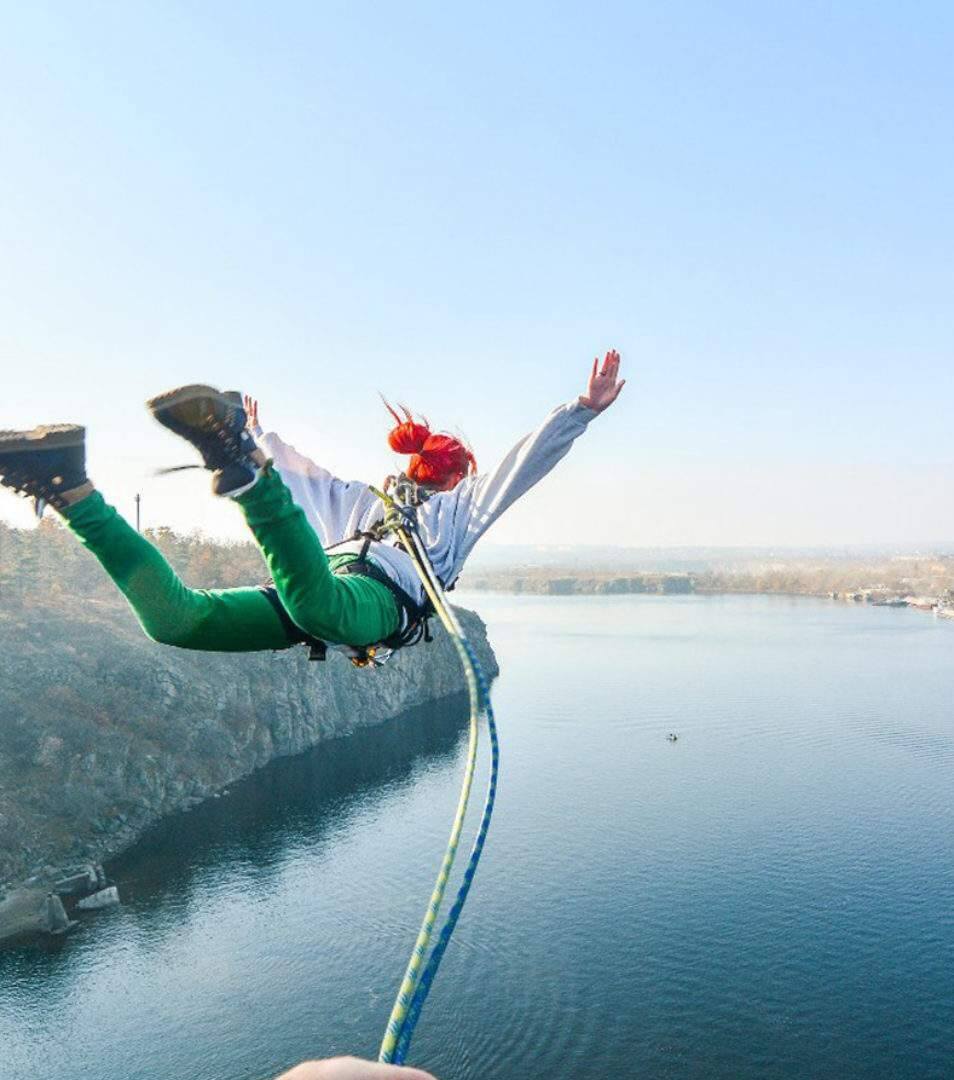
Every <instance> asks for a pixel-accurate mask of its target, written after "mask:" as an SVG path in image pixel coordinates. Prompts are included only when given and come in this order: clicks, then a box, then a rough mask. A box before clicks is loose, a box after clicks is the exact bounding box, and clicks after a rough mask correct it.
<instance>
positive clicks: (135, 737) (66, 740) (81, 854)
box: [0, 598, 497, 894]
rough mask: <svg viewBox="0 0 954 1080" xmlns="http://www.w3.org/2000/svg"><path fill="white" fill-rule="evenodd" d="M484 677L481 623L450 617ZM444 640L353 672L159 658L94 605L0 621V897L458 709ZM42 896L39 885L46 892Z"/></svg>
mask: <svg viewBox="0 0 954 1080" xmlns="http://www.w3.org/2000/svg"><path fill="white" fill-rule="evenodd" d="M460 615H461V618H462V621H463V622H464V624H465V628H466V630H467V632H468V634H469V635H470V636H471V638H472V641H473V643H474V645H475V648H476V649H477V651H478V654H479V656H480V658H481V662H482V664H483V665H484V666H485V671H486V673H487V675H488V677H491V678H492V677H493V676H495V675H496V674H497V664H496V661H495V659H494V656H493V653H492V651H491V649H490V646H489V644H488V642H487V638H486V631H485V628H484V625H483V623H482V622H481V620H480V619H479V618H478V617H477V616H476V615H474V614H473V613H471V612H466V611H462V612H460ZM463 685H464V683H463V676H462V672H461V669H460V665H459V662H458V659H457V655H456V652H455V651H454V648H453V645H452V643H451V642H450V641H449V640H448V639H447V637H446V636H445V635H444V634H443V632H436V633H435V640H434V642H433V643H431V644H421V645H418V646H415V647H414V648H410V649H407V650H406V651H404V652H402V653H399V654H398V655H397V656H396V657H395V658H394V659H393V660H392V661H391V662H390V663H389V664H387V665H386V666H385V667H384V668H381V669H377V670H364V671H359V670H357V669H355V668H353V667H352V666H351V664H350V663H348V661H347V660H346V659H345V658H343V657H341V656H337V655H331V654H330V655H329V659H328V660H327V661H325V662H321V663H313V662H309V661H308V659H307V653H306V651H305V650H304V649H302V648H295V649H289V650H287V651H285V652H281V653H250V654H219V653H194V652H187V651H185V650H181V649H173V648H169V647H166V646H160V645H156V644H154V643H152V642H150V641H149V640H147V639H146V638H144V637H143V636H142V634H141V632H140V631H139V630H138V627H136V625H135V623H134V622H133V620H132V618H131V616H130V615H129V613H128V611H127V610H126V609H125V607H123V606H120V605H117V604H115V603H111V602H104V601H101V600H97V599H91V598H90V599H86V600H84V601H83V602H82V604H81V605H80V604H76V603H75V602H74V603H72V604H71V603H69V602H66V603H64V604H63V605H61V606H53V605H48V604H44V605H43V606H42V607H40V608H38V609H36V608H35V609H33V610H29V609H28V608H24V609H14V610H8V611H7V612H5V613H4V612H0V894H2V893H3V887H2V885H3V883H4V882H6V883H8V884H9V883H11V882H16V881H21V880H23V879H25V878H26V877H27V876H28V875H37V876H38V879H39V882H40V883H45V882H50V883H52V882H54V881H56V880H57V877H58V876H61V875H58V874H57V868H58V867H59V868H62V867H64V866H67V865H74V864H77V863H84V862H100V861H102V860H103V859H104V858H107V857H110V856H113V855H116V854H117V853H118V852H120V851H121V850H123V849H124V848H126V847H128V846H129V845H130V844H131V843H133V842H134V841H135V840H136V839H137V837H138V836H140V835H141V833H142V832H143V830H144V829H145V828H147V827H148V826H149V825H151V824H153V823H154V822H156V821H157V820H158V819H159V818H160V817H162V816H164V815H166V814H169V813H172V812H174V811H176V810H181V809H184V808H186V807H188V806H191V805H194V804H195V803H196V802H198V801H200V800H201V799H203V798H206V797H207V796H209V795H211V794H212V793H214V792H216V791H218V790H220V789H222V788H224V787H226V786H227V785H229V784H230V783H232V782H233V781H235V780H237V779H239V778H240V777H242V776H246V775H247V774H248V773H250V772H252V771H253V770H255V769H257V768H259V767H261V766H262V765H265V764H266V763H267V762H269V761H271V760H272V759H274V758H277V757H282V756H287V755H290V754H297V753H300V752H301V751H303V750H307V749H308V748H310V747H312V746H314V745H315V744H316V743H318V742H320V741H321V740H323V739H329V738H334V737H336V736H340V735H345V734H348V733H349V732H351V731H353V730H355V729H356V728H359V727H363V726H366V725H371V724H380V723H382V722H383V721H386V720H388V719H390V718H392V717H395V716H397V715H399V714H400V713H402V712H404V711H405V710H407V709H409V708H412V707H414V706H417V705H421V704H424V703H426V702H428V701H432V700H435V699H439V698H442V697H445V696H448V695H451V694H455V693H459V692H460V691H461V689H462V688H463ZM51 887H52V885H51Z"/></svg>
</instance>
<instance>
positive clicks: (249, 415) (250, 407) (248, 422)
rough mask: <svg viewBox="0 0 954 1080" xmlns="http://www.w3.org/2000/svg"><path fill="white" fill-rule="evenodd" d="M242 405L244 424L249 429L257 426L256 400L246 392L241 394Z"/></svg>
mask: <svg viewBox="0 0 954 1080" xmlns="http://www.w3.org/2000/svg"><path fill="white" fill-rule="evenodd" d="M242 405H243V407H244V408H245V426H246V427H247V428H248V430H249V431H251V430H252V429H253V428H257V427H258V402H257V401H256V400H255V398H253V397H250V396H249V395H248V394H243V395H242Z"/></svg>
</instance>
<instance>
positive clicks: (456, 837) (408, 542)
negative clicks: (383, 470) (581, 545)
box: [371, 478, 500, 1065]
mask: <svg viewBox="0 0 954 1080" xmlns="http://www.w3.org/2000/svg"><path fill="white" fill-rule="evenodd" d="M412 488H413V485H411V482H409V481H406V482H405V481H404V479H403V478H401V480H400V481H398V484H397V487H396V492H395V494H396V496H397V497H396V498H392V496H391V495H389V494H385V493H384V492H381V491H377V490H376V489H375V488H372V489H371V490H372V491H374V493H375V494H376V495H377V496H378V497H379V498H380V499H381V500H382V502H383V503H384V506H385V515H384V522H383V525H382V528H383V529H385V530H387V531H393V532H394V534H395V535H396V536H397V537H398V539H399V541H400V542H401V546H402V547H403V548H404V550H405V551H406V552H407V554H408V555H409V556H410V558H411V561H412V562H413V563H414V568H415V570H416V571H417V574H418V576H419V577H420V579H421V584H422V586H423V587H424V592H425V594H426V595H427V598H428V600H429V602H430V605H431V606H432V608H433V611H434V613H435V614H436V615H437V617H438V618H439V619H440V621H441V623H442V624H443V625H444V628H445V629H446V630H447V633H448V635H449V636H450V639H451V641H452V642H453V643H454V647H455V649H456V650H457V654H458V656H459V658H460V661H461V664H462V666H463V668H464V676H465V678H466V681H467V692H468V697H469V699H470V732H469V739H468V745H467V761H466V765H465V768H464V779H463V783H462V786H461V792H460V797H459V799H458V803H457V811H456V814H455V816H454V822H453V825H452V826H451V831H450V837H449V838H448V841H447V849H446V851H445V852H444V858H443V860H442V861H441V865H440V869H439V871H438V874H437V880H436V881H435V883H434V889H433V891H432V893H431V897H430V900H429V901H428V905H427V910H426V911H425V913H424V919H423V921H422V923H421V928H420V930H419V931H418V935H417V939H416V941H415V943H414V949H413V951H412V953H411V958H410V960H409V961H408V965H407V968H406V970H405V972H404V977H403V979H402V980H401V986H400V988H399V990H398V994H397V998H396V999H395V1002H394V1006H393V1008H392V1010H391V1015H390V1017H389V1018H388V1023H387V1028H386V1030H385V1034H384V1039H383V1040H382V1043H381V1049H380V1052H379V1054H378V1060H379V1061H382V1062H391V1063H394V1064H397V1065H400V1064H402V1063H403V1062H404V1061H405V1059H406V1056H407V1052H408V1049H409V1048H410V1044H411V1038H412V1037H413V1034H414V1028H415V1026H416V1024H417V1021H418V1019H419V1017H420V1014H421V1010H422V1008H423V1007H424V1002H425V1001H426V1000H427V995H428V992H429V991H430V988H431V985H432V984H433V981H434V978H435V976H436V975H437V970H438V968H439V966H440V962H441V959H442V958H443V956H444V952H445V951H446V949H447V945H448V942H449V941H450V938H451V935H452V934H453V932H454V927H455V926H456V925H457V921H458V919H459V918H460V913H461V911H462V909H463V907H464V902H465V900H466V899H467V894H468V893H469V892H470V887H471V884H472V883H473V880H474V875H475V873H476V871H477V864H478V862H479V861H480V855H481V852H482V851H483V848H484V842H485V840H486V838H487V830H488V829H489V827H490V818H491V815H492V814H493V808H494V802H495V799H496V793H497V773H498V767H499V758H500V752H499V744H498V739H497V725H496V722H495V720H494V715H493V710H492V708H491V705H490V687H489V684H488V682H487V679H486V677H485V676H484V673H483V671H482V670H481V667H480V662H479V661H478V659H477V654H476V652H475V651H474V648H473V646H472V645H471V643H470V641H469V640H468V638H467V635H466V634H465V633H464V630H463V628H462V626H461V624H460V622H459V620H458V618H457V616H456V614H455V613H454V611H453V609H452V608H451V607H450V605H449V604H448V603H447V601H446V599H445V597H444V588H443V586H442V585H441V583H440V580H439V579H438V577H437V574H436V573H435V572H434V568H433V566H432V565H431V562H430V558H429V557H428V554H427V550H426V548H425V547H424V544H423V543H422V541H421V539H420V536H419V534H418V529H417V517H416V515H415V512H414V503H413V502H411V501H410V500H411V499H413V498H414V495H415V494H416V492H415V491H414V490H412ZM402 498H403V499H407V500H409V501H407V502H403V501H402V502H399V501H398V499H402ZM481 714H483V715H485V716H486V718H487V728H488V732H489V737H490V746H491V765H490V777H489V780H488V785H487V795H486V798H485V801H484V808H483V812H482V814H481V820H480V826H479V827H478V830H477V836H476V838H475V840H474V844H473V847H472V848H471V853H470V858H469V860H468V863H467V866H466V868H465V870H464V876H463V879H462V881H461V884H460V887H459V888H458V891H457V896H456V897H455V899H454V903H453V905H452V906H451V909H450V911H449V912H448V915H447V918H446V919H445V921H444V925H443V927H442V928H441V930H440V933H439V935H438V939H437V941H436V943H435V944H434V947H433V949H432V950H431V954H430V957H429V958H428V959H427V962H426V964H425V955H426V953H427V949H428V946H429V945H430V943H431V939H432V937H433V934H434V926H435V923H436V921H437V915H438V911H439V910H440V906H441V903H442V901H443V899H444V893H445V891H446V889H447V882H448V879H449V877H450V873H451V869H452V868H453V865H454V860H455V858H456V856H457V848H458V845H459V843H460V836H461V832H462V830H463V826H464V818H465V815H466V813H467V805H468V802H469V800H470V791H471V787H472V786H473V780H474V773H475V771H476V766H477V732H478V725H479V720H480V717H481Z"/></svg>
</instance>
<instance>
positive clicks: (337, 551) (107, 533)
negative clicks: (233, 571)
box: [0, 351, 625, 663]
mask: <svg viewBox="0 0 954 1080" xmlns="http://www.w3.org/2000/svg"><path fill="white" fill-rule="evenodd" d="M619 365H620V358H619V354H618V353H616V352H615V351H611V352H608V353H607V354H606V357H605V359H604V360H603V363H602V365H600V364H599V362H598V361H597V360H594V362H593V368H592V371H591V373H590V377H589V382H588V386H587V390H586V393H585V394H582V395H581V396H580V397H579V398H577V399H575V400H574V401H572V402H570V403H569V404H567V405H561V406H560V407H559V408H557V409H555V410H554V411H553V412H552V413H550V415H549V416H548V417H547V418H546V420H545V421H544V422H543V424H542V425H541V426H540V427H539V428H537V430H536V431H534V432H532V433H531V434H529V435H527V436H525V437H524V438H523V439H521V440H520V442H518V443H517V445H516V446H515V447H514V448H513V449H512V450H511V451H510V453H509V454H507V456H506V457H505V458H504V460H503V461H502V462H501V463H500V464H499V465H498V466H497V468H496V469H494V470H493V471H492V472H490V473H486V474H479V473H478V472H477V467H476V461H475V459H474V456H473V454H472V453H471V452H470V450H469V449H468V448H467V447H465V446H464V445H463V444H462V443H461V442H460V441H459V440H457V439H455V438H453V437H452V436H450V435H445V434H440V433H432V432H431V431H430V429H429V427H428V426H427V424H426V423H423V422H421V421H419V420H416V419H415V418H414V417H413V416H412V414H411V413H410V412H409V411H408V410H406V409H404V410H403V417H402V416H400V415H398V414H397V413H396V412H395V411H394V410H393V409H391V413H392V416H393V417H394V419H395V421H396V424H395V427H394V428H393V429H392V430H391V432H390V434H389V443H390V446H391V448H392V449H394V450H395V451H397V452H399V453H404V454H410V455H411V458H410V462H409V464H408V467H407V469H406V471H405V474H404V477H405V478H406V479H407V480H409V481H412V482H413V483H414V484H415V485H417V487H418V488H419V490H420V492H421V496H422V499H421V501H420V504H419V506H418V508H417V523H418V530H419V535H420V537H421V539H422V541H423V543H424V546H425V548H426V550H427V553H428V556H429V557H430V560H431V562H432V564H433V567H434V570H435V572H436V574H437V577H438V578H439V579H440V581H441V583H442V584H443V586H444V587H445V588H450V587H452V586H453V584H454V582H455V581H456V580H457V577H458V575H459V574H460V572H461V569H462V567H463V565H464V562H465V560H466V559H467V557H468V555H469V554H470V552H471V551H472V550H473V547H474V545H475V544H476V542H477V540H478V539H479V538H480V537H481V536H482V535H483V534H484V533H485V532H486V531H487V529H488V528H489V527H490V526H491V525H492V524H493V522H494V521H496V520H497V518H499V517H500V515H501V514H502V513H503V512H504V511H505V510H506V509H507V508H508V507H509V506H511V505H512V504H513V503H514V502H515V501H516V500H517V499H518V498H519V497H520V496H521V495H523V494H524V493H525V492H527V491H528V490H529V489H530V488H531V487H533V485H534V484H536V483H537V482H538V481H539V480H541V479H542V478H543V477H544V476H545V475H546V474H547V473H548V472H550V470H551V469H552V468H553V467H554V465H556V463H557V462H558V461H560V459H561V458H563V457H564V455H565V454H566V453H567V451H568V450H569V448H570V446H571V445H572V444H573V442H574V440H575V439H576V438H577V437H578V436H579V435H581V434H582V433H583V432H584V431H585V430H586V428H587V425H588V424H589V422H590V421H591V420H592V419H593V418H594V417H595V416H597V415H598V414H599V413H601V412H603V411H604V410H605V409H606V408H608V407H609V406H610V405H611V404H612V403H613V402H614V401H615V400H616V398H617V397H618V396H619V393H620V391H621V390H622V388H623V386H624V384H625V380H622V381H621V380H620V379H619V377H618V375H619ZM147 406H148V408H149V410H150V411H151V412H152V414H153V416H154V417H155V418H156V420H158V421H159V423H160V424H162V425H164V426H165V427H166V428H168V429H169V430H170V431H172V432H174V433H175V434H177V435H179V436H181V437H182V438H184V439H186V440H187V441H188V442H189V443H191V444H192V445H193V446H194V447H195V448H196V450H198V451H199V454H200V455H201V457H202V462H203V465H204V467H205V468H206V469H208V470H210V471H211V472H212V474H213V477H212V490H213V492H214V493H215V494H216V495H219V496H224V497H228V498H231V499H233V500H234V501H235V502H236V503H237V504H238V506H239V507H240V508H241V510H242V513H243V514H244V516H245V520H246V522H247V524H248V526H249V528H250V530H251V532H252V535H253V536H254V538H255V541H256V543H257V545H258V547H259V549H260V550H261V552H262V555H263V557H264V559H265V563H266V564H267V566H268V570H269V573H270V574H271V577H272V582H271V583H270V584H269V585H263V586H249V587H245V588H236V589H189V588H187V587H186V586H185V585H184V584H183V583H182V581H180V579H179V578H178V577H177V575H176V574H175V572H174V571H173V569H172V567H171V566H170V565H169V564H168V562H166V560H165V558H164V557H163V555H162V554H161V552H160V551H159V550H158V549H157V548H156V547H154V546H153V545H152V544H151V543H150V542H149V541H148V540H147V539H146V538H145V537H144V536H142V535H141V534H140V533H138V532H137V531H136V530H135V529H134V528H132V527H131V526H130V525H129V524H128V523H127V522H126V521H124V520H123V518H121V517H120V516H119V514H118V513H117V511H116V510H115V509H114V508H113V507H112V506H110V505H109V504H108V503H107V502H106V501H105V500H104V499H103V497H102V495H101V494H100V493H99V491H97V490H96V488H95V487H94V486H93V484H92V482H91V481H90V480H89V479H88V478H87V476H86V454H85V435H86V432H85V429H84V428H83V427H80V426H78V425H74V424H50V425H44V426H41V427H36V428H33V429H32V430H30V431H0V485H2V486H3V487H7V488H11V489H12V490H14V491H16V492H18V493H19V494H21V495H23V496H26V497H29V498H32V499H35V500H36V501H37V505H38V508H40V509H41V510H42V506H43V505H46V504H48V505H50V506H52V507H53V508H54V509H55V510H56V511H57V512H58V513H59V514H61V515H62V517H63V518H64V520H65V521H66V524H67V525H68V526H69V528H70V530H71V531H72V532H73V533H74V534H75V535H76V536H77V537H78V538H79V540H80V542H81V543H82V544H84V545H85V547H87V548H88V549H89V550H90V551H91V552H92V553H93V555H94V556H95V557H96V558H97V559H98V560H99V562H100V563H101V564H102V566H103V568H104V570H105V571H106V573H107V574H108V575H109V576H110V578H112V580H113V581H114V582H115V584H116V586H117V587H118V588H119V590H120V591H121V592H122V594H123V595H124V596H125V597H126V599H127V601H128V602H129V604H130V606H131V607H132V610H133V612H134V613H135V615H136V617H137V619H138V620H139V623H140V625H141V626H142V628H143V630H144V631H145V633H146V634H147V635H148V636H149V637H150V638H152V640H154V641H157V642H160V643H163V644H166V645H175V646H178V647H180V648H184V649H202V650H208V651H220V652H255V651H258V650H274V649H285V648H288V647H290V646H291V645H295V644H300V643H308V644H311V645H312V646H313V648H316V649H320V650H321V651H322V654H323V650H324V647H325V645H331V646H332V647H334V648H337V649H340V650H342V651H344V652H345V653H347V654H348V655H350V656H351V657H352V659H353V660H355V661H357V662H359V663H364V662H367V661H368V659H369V657H370V656H372V655H374V650H375V649H377V650H378V653H379V655H381V654H384V653H385V652H386V650H392V649H394V648H398V647H400V646H402V645H405V644H410V643H412V642H413V641H415V640H417V639H418V637H419V636H420V634H421V630H422V622H423V619H424V617H425V616H426V613H427V602H426V597H425V595H424V590H423V587H422V585H421V582H420V580H419V578H418V577H417V574H416V572H415V570H414V564H413V562H412V560H411V558H410V556H409V555H408V554H407V553H406V552H404V551H403V550H401V548H400V547H399V546H398V545H397V542H396V540H395V539H394V538H393V537H392V536H389V535H384V536H377V535H376V529H377V527H379V526H380V525H381V523H382V521H383V517H384V510H385V508H384V505H383V503H382V501H381V499H380V498H379V497H378V496H377V495H376V494H375V492H374V491H373V489H372V488H370V487H369V486H368V485H367V484H364V483H360V482H350V483H349V482H345V481H343V480H339V479H338V478H337V477H334V476H332V475H331V473H329V472H328V471H327V470H325V469H323V468H321V467H320V466H318V465H316V464H315V463H314V462H313V461H311V460H310V459H308V458H306V457H304V456H303V455H301V454H299V453H298V452H297V451H295V450H294V448H293V447H291V446H289V445H288V444H286V443H284V442H283V441H282V440H281V439H280V438H279V437H278V436H277V435H276V434H274V433H269V434H265V433H264V432H263V431H262V429H261V426H260V424H259V422H258V406H257V403H256V402H254V401H253V400H252V399H251V398H248V397H246V398H245V399H244V400H243V398H242V397H241V396H240V395H239V394H237V393H234V392H228V393H223V392H221V391H219V390H216V389H215V388H213V387H210V386H202V385H195V386H185V387H180V388H179V389H177V390H172V391H169V392H168V393H165V394H160V395H159V396H158V397H155V398H152V399H151V400H150V401H149V402H148V403H147ZM388 408H389V409H390V406H388Z"/></svg>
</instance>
